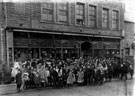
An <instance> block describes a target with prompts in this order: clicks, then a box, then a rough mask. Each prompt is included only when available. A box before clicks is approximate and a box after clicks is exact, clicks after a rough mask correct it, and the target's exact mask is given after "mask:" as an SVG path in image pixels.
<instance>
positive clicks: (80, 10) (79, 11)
mask: <svg viewBox="0 0 135 96" xmlns="http://www.w3.org/2000/svg"><path fill="white" fill-rule="evenodd" d="M76 24H78V25H84V4H83V3H77V4H76Z"/></svg>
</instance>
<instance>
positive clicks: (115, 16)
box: [112, 10, 118, 29]
mask: <svg viewBox="0 0 135 96" xmlns="http://www.w3.org/2000/svg"><path fill="white" fill-rule="evenodd" d="M112 29H118V11H116V10H113V11H112Z"/></svg>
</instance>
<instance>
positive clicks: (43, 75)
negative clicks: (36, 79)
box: [39, 69, 47, 82]
mask: <svg viewBox="0 0 135 96" xmlns="http://www.w3.org/2000/svg"><path fill="white" fill-rule="evenodd" d="M39 76H40V79H41V82H47V73H46V70H45V69H41V70H40V71H39Z"/></svg>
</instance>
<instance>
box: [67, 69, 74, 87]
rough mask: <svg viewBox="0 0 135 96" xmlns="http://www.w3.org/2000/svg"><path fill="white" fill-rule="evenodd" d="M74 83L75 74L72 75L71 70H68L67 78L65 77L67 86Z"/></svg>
mask: <svg viewBox="0 0 135 96" xmlns="http://www.w3.org/2000/svg"><path fill="white" fill-rule="evenodd" d="M74 82H75V74H74V73H73V70H70V72H69V74H68V77H67V85H68V87H69V86H72V85H73V83H74Z"/></svg>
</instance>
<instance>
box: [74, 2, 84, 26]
mask: <svg viewBox="0 0 135 96" xmlns="http://www.w3.org/2000/svg"><path fill="white" fill-rule="evenodd" d="M78 4H80V5H82V6H83V7H82V8H83V11H82V12H83V15H82V17H83V19H82V20H83V23H82V24H78V23H77V15H78V14H77V6H78ZM85 5H86V4H85V3H84V2H76V3H75V25H77V26H85ZM79 16H81V14H79Z"/></svg>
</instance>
